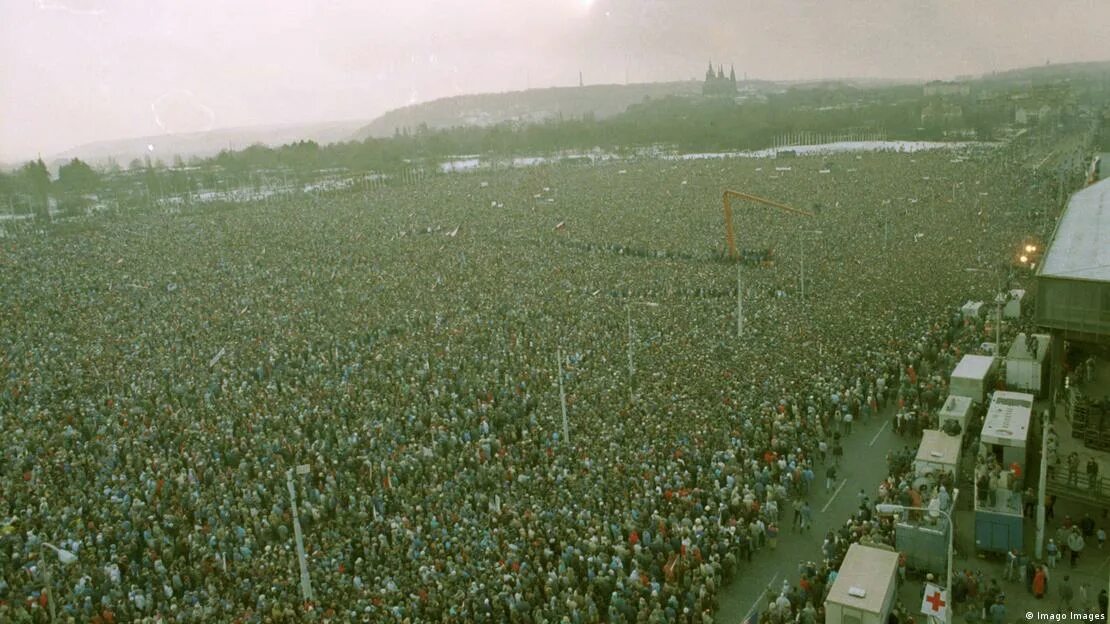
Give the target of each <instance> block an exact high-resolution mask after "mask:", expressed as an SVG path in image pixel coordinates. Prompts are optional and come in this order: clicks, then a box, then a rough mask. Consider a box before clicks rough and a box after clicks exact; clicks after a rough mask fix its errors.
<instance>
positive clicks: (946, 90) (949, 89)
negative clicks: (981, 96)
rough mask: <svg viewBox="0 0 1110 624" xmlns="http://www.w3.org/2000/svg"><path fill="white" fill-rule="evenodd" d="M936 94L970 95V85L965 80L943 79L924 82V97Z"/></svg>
mask: <svg viewBox="0 0 1110 624" xmlns="http://www.w3.org/2000/svg"><path fill="white" fill-rule="evenodd" d="M938 95H939V96H942V97H945V96H947V97H952V96H961V95H971V85H969V84H967V83H966V82H945V81H943V80H933V81H932V82H926V83H925V97H934V96H938Z"/></svg>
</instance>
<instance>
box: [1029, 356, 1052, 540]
mask: <svg viewBox="0 0 1110 624" xmlns="http://www.w3.org/2000/svg"><path fill="white" fill-rule="evenodd" d="M1051 365H1052V366H1055V363H1052V364H1051ZM1050 396H1051V395H1050ZM1038 481H1039V482H1038V485H1037V541H1036V542H1034V553H1033V554H1034V556H1036V557H1037V559H1040V558H1041V552H1043V551H1042V549H1043V548H1044V519H1045V508H1044V499H1045V495H1046V493H1047V489H1048V411H1047V410H1045V412H1044V414H1043V415H1042V416H1041V470H1040V478H1039V479H1038Z"/></svg>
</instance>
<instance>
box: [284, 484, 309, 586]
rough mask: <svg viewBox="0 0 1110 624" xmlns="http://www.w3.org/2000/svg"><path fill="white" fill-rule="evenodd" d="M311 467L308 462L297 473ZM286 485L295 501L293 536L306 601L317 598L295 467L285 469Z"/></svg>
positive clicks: (290, 497) (292, 499)
mask: <svg viewBox="0 0 1110 624" xmlns="http://www.w3.org/2000/svg"><path fill="white" fill-rule="evenodd" d="M310 470H311V469H310V468H309V466H308V464H301V465H299V466H297V474H299V475H305V474H308V473H309V471H310ZM285 485H286V486H287V487H288V488H289V499H290V500H291V501H292V503H293V536H294V538H295V539H296V542H297V561H298V562H299V564H300V568H301V597H302V598H304V600H305V602H308V601H311V600H314V599H315V596H314V595H313V593H312V581H311V579H309V577H308V562H306V561H305V556H304V535H303V534H302V533H301V517H300V514H299V513H298V512H297V488H296V487H295V486H294V485H293V469H292V468H290V469H289V470H286V471H285Z"/></svg>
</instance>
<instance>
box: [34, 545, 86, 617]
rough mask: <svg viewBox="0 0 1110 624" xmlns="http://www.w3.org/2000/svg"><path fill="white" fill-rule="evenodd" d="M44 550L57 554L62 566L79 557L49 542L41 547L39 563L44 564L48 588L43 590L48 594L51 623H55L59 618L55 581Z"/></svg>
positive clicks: (47, 601) (43, 570)
mask: <svg viewBox="0 0 1110 624" xmlns="http://www.w3.org/2000/svg"><path fill="white" fill-rule="evenodd" d="M43 548H49V549H51V550H53V551H54V552H55V554H57V555H58V561H60V562H62V565H69V564H71V563H73V562H74V561H77V555H75V554H73V553H71V552H70V551H68V550H65V549H64V548H58V547H57V546H55V545H53V544H51V543H49V542H43V543H42V544H40V545H39V561H40V562H41V563H42V572H43V575H44V576H45V577H46V587H45V588H44V589H43V591H44V592H45V593H46V604H47V605H49V607H50V621H51V622H54V621H55V620H56V618H57V613H56V612H55V611H56V607H55V606H54V600H55V596H54V595H53V594H54V588H53V585H54V581H53V579H52V578H51V577H50V566H48V565H46V555H45V554H43V550H42V549H43Z"/></svg>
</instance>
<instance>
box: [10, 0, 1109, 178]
mask: <svg viewBox="0 0 1110 624" xmlns="http://www.w3.org/2000/svg"><path fill="white" fill-rule="evenodd" d="M1108 42H1110V0H705V1H694V0H469V1H462V0H443V1H432V0H361V1H358V0H0V161H5V162H11V161H14V160H17V159H24V158H27V157H28V156H33V155H34V154H36V153H38V152H41V153H42V154H43V155H44V156H48V155H50V154H53V153H55V152H58V151H61V150H63V149H66V148H69V147H72V146H75V145H78V144H81V143H86V142H89V141H94V140H101V139H114V138H123V137H132V136H144V135H156V134H160V133H164V132H189V131H197V130H204V129H208V128H218V127H231V126H244V125H259V124H273V123H287V122H305V121H328V120H342V119H370V118H373V117H375V116H377V115H378V114H380V113H382V112H384V111H386V110H388V109H390V108H394V107H397V106H401V105H404V104H407V103H409V102H416V101H424V100H430V99H434V98H438V97H444V96H449V95H457V94H462V93H474V92H486V91H505V90H516V89H523V88H525V86H526V85H528V84H530V85H531V86H532V87H541V86H552V85H572V84H577V81H578V71H579V70H582V72H583V74H584V77H585V80H586V82H587V83H602V82H623V81H624V78H625V71H626V67H627V71H628V75H629V78H630V80H631V81H633V82H640V81H662V80H676V79H686V78H692V77H696V76H699V75H701V74H702V73H703V72H704V69H705V63H706V61H707V60H708V59H710V58H712V59H713V60H714V62H718V61H720V62H724V63H726V64H727V63H729V62H734V63H735V64H736V69H737V73H738V74H743V73H744V72H747V74H748V75H749V76H750V77H753V78H754V77H759V78H767V79H803V78H821V77H842V76H857V77H887V78H916V79H929V78H948V77H952V76H955V75H959V74H978V73H982V72H988V71H991V70H994V69H1008V68H1013V67H1022V66H1029V65H1040V64H1044V63H1045V61H1046V60H1049V59H1051V61H1052V62H1054V63H1061V62H1068V61H1090V60H1104V59H1108V58H1110V44H1108Z"/></svg>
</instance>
